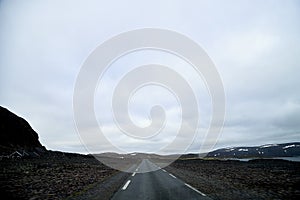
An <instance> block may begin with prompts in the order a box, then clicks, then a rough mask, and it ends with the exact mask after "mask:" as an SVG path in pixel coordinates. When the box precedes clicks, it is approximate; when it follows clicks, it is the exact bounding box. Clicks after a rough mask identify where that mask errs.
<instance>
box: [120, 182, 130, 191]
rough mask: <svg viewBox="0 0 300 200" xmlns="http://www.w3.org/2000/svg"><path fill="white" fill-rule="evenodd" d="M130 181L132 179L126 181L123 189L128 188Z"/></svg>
mask: <svg viewBox="0 0 300 200" xmlns="http://www.w3.org/2000/svg"><path fill="white" fill-rule="evenodd" d="M129 183H130V180H128V181H127V182H126V183H125V185H124V186H123V187H122V190H126V188H127V187H128V185H129Z"/></svg>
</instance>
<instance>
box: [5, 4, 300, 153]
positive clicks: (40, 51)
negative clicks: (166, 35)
mask: <svg viewBox="0 0 300 200" xmlns="http://www.w3.org/2000/svg"><path fill="white" fill-rule="evenodd" d="M299 19H300V3H299V1H296V0H295V1H291V0H286V1H282V0H277V1H276V0H273V1H261V0H257V1H255V0H251V1H243V0H241V1H197V0H195V1H175V0H170V1H159V0H157V1H156V0H152V1H148V3H147V2H146V1H138V0H137V1H74V0H73V1H38V0H36V1H33V0H28V1H14V0H2V1H0V105H1V106H4V107H6V108H8V109H9V110H11V111H12V112H14V113H16V114H18V115H19V116H21V117H23V118H25V119H26V120H27V121H29V123H30V124H31V126H32V127H33V128H34V130H36V131H37V132H38V134H39V137H40V141H41V143H42V144H43V145H45V146H46V148H48V149H52V150H61V151H68V152H81V153H87V151H86V149H85V148H84V145H83V144H82V142H81V141H80V138H79V136H78V133H77V132H76V127H75V123H74V117H73V90H74V86H75V82H76V78H77V75H78V73H79V71H80V68H81V66H82V64H83V62H84V61H85V60H86V59H87V57H88V56H89V54H90V53H91V52H92V51H93V50H94V49H95V48H96V47H97V46H98V45H100V44H101V43H102V42H104V41H106V40H107V39H109V38H111V37H112V36H114V35H117V34H119V33H122V32H125V31H130V30H133V29H138V28H145V27H150V28H161V29H169V30H173V31H176V32H179V33H181V34H184V35H186V36H188V37H189V38H191V39H192V40H194V41H195V42H197V43H198V44H199V45H200V46H201V47H202V48H203V49H205V51H206V52H207V54H208V55H209V57H210V58H211V59H212V60H213V62H214V63H215V65H216V68H217V69H218V71H219V73H220V76H221V77H222V80H223V84H224V88H225V93H226V120H225V125H224V128H223V131H222V133H221V136H220V138H219V139H218V142H217V144H216V146H215V148H219V147H227V146H243V145H249V146H253V145H262V144H267V143H284V142H292V141H299V138H300V90H299V86H300V79H299V74H300V73H299V71H300V66H299V63H300V56H299V55H300V37H299V36H300V20H299ZM151 61H153V62H155V63H161V64H166V65H168V64H169V65H174V66H175V68H176V67H177V70H179V71H180V69H181V70H182V69H187V68H188V67H189V66H185V64H184V63H181V61H180V60H178V58H174V57H172V58H171V57H170V55H166V54H164V53H162V52H151V51H149V52H147V51H144V52H137V53H135V54H133V55H128V57H127V58H126V57H124V58H122V59H120V60H119V61H118V62H117V63H115V64H114V65H115V68H113V66H112V69H111V70H110V71H108V75H107V77H106V78H104V79H103V80H102V81H103V82H104V85H105V88H104V89H103V90H100V89H99V88H98V89H99V90H98V93H96V94H95V99H96V100H95V101H96V102H98V103H97V104H96V105H95V107H96V108H97V109H96V110H97V112H95V113H96V115H97V117H98V119H99V120H102V124H103V126H104V127H105V129H106V130H107V131H108V133H106V136H107V137H108V138H109V140H110V141H111V142H112V143H114V144H115V145H117V146H118V145H119V146H120V147H122V148H123V149H125V150H127V151H139V150H141V149H143V150H144V151H147V152H155V151H156V149H158V148H161V147H162V146H164V145H166V144H167V143H168V142H169V141H170V140H172V138H173V137H175V136H174V134H173V133H174V130H176V128H178V123H179V122H180V119H178V113H177V112H178V105H177V101H176V99H174V97H172V95H170V94H168V93H166V92H165V91H163V90H162V88H159V87H154V86H153V87H152V88H148V89H150V90H151V91H152V92H150V93H151V95H152V96H151V95H150V96H149V94H150V93H149V92H147V91H146V90H145V91H143V90H141V91H140V93H137V94H136V95H135V96H134V98H133V100H132V101H133V104H130V105H129V108H130V109H129V110H130V111H129V112H130V113H131V114H132V119H133V121H135V123H136V124H137V125H140V126H143V125H145V124H146V125H147V123H148V121H147V120H148V119H146V116H147V115H148V114H147V112H148V111H149V106H150V107H151V105H154V104H153V100H155V101H161V104H162V105H164V106H165V108H166V111H167V112H166V118H167V119H166V120H168V119H169V122H167V124H166V125H167V126H166V127H165V128H169V130H167V131H166V132H162V133H161V135H160V136H159V137H158V138H156V139H155V140H153V141H143V142H139V141H136V140H132V138H128V137H125V136H120V134H119V133H117V132H116V131H115V129H114V127H112V126H111V124H112V121H111V120H110V118H109V112H110V110H109V109H107V108H108V107H107V106H105V102H108V103H109V95H110V89H109V88H111V87H112V85H115V84H116V81H118V80H119V76H120V74H121V73H123V72H121V71H120V70H118V69H119V68H118V65H119V66H121V65H122V66H123V65H125V64H126V66H127V67H125V68H124V69H125V70H130V69H131V67H132V66H137V65H138V64H143V63H149V62H151ZM183 71H185V70H183ZM189 73H190V74H189ZM186 74H187V75H186V77H190V78H191V79H192V80H191V84H195V85H196V86H195V85H194V88H195V90H196V91H197V90H198V91H199V93H198V95H199V99H201V98H202V101H201V103H199V104H201V105H199V109H200V114H201V116H203V117H202V118H201V120H202V122H200V124H201V127H200V128H199V129H203V132H205V130H204V129H205V128H207V125H208V123H209V117H210V114H209V113H210V112H211V108H210V106H211V105H210V103H209V102H210V101H209V95H208V94H205V92H206V93H207V91H206V90H205V84H203V82H201V81H200V82H199V83H197V82H195V80H194V79H193V77H192V75H191V74H193V73H192V72H189V71H188V70H187V71H186ZM145 89H147V88H145ZM102 97H105V98H104V99H102ZM106 97H107V98H106ZM134 103H136V105H135V104H134ZM154 103H157V102H154ZM176 105H177V106H176ZM174 113H177V114H174ZM175 132H176V131H175ZM116 134H117V135H116ZM118 134H119V136H118ZM201 140H202V136H201V134H200V136H199V137H197V138H196V140H195V141H194V143H193V144H192V146H191V147H190V149H189V151H190V152H197V151H198V149H200V145H201ZM104 150H106V149H105V148H103V151H104ZM107 150H109V149H107Z"/></svg>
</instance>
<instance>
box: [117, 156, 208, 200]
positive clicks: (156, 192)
mask: <svg viewBox="0 0 300 200" xmlns="http://www.w3.org/2000/svg"><path fill="white" fill-rule="evenodd" d="M153 170H154V171H153ZM155 170H156V171H155ZM144 171H151V172H147V173H139V172H144ZM133 199H138V200H143V199H147V200H152V199H153V200H159V199H163V200H167V199H172V200H173V199H175V200H177V199H178V200H192V199H200V200H208V199H210V198H208V197H207V196H206V195H205V194H204V193H202V192H200V191H198V190H197V189H195V188H193V187H192V186H190V185H188V184H187V183H184V182H183V181H181V180H180V179H179V178H177V177H175V176H174V175H172V174H170V173H168V172H167V171H165V170H164V169H161V168H159V167H158V166H156V165H155V164H153V163H152V162H150V161H149V160H147V159H144V160H143V161H142V162H141V164H140V165H139V166H138V167H137V168H136V170H135V172H133V173H132V174H131V176H130V177H129V178H128V179H127V180H126V181H125V183H124V184H123V185H122V187H121V188H120V189H119V191H117V192H116V193H115V195H114V196H113V198H112V200H133Z"/></svg>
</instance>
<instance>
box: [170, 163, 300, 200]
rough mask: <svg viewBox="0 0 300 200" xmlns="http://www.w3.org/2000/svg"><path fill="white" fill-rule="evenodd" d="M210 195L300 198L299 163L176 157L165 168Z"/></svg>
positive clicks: (231, 197) (226, 197)
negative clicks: (174, 160) (179, 158)
mask: <svg viewBox="0 0 300 200" xmlns="http://www.w3.org/2000/svg"><path fill="white" fill-rule="evenodd" d="M165 169H166V170H168V171H169V172H171V173H173V174H175V175H176V176H177V177H179V178H181V179H182V180H184V181H185V182H187V183H189V184H190V185H192V186H194V187H195V188H197V189H198V190H199V191H201V192H203V193H205V194H206V195H207V196H209V197H211V198H212V199H300V188H299V185H300V163H299V162H291V161H284V160H271V159H270V160H267V159H265V160H253V161H248V162H243V161H220V160H205V161H204V160H200V159H196V160H177V161H176V162H174V163H172V164H171V165H170V166H168V167H167V168H165Z"/></svg>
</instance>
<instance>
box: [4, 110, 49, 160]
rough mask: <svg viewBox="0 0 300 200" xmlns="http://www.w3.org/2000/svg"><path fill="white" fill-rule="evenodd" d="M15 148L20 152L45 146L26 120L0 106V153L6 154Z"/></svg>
mask: <svg viewBox="0 0 300 200" xmlns="http://www.w3.org/2000/svg"><path fill="white" fill-rule="evenodd" d="M17 150H18V151H19V152H18V153H19V154H21V153H22V152H25V151H26V152H33V151H44V150H46V148H45V147H44V146H42V144H41V143H40V141H39V137H38V134H37V133H36V132H35V131H34V130H33V129H32V128H31V126H30V125H29V123H28V122H27V121H26V120H24V119H23V118H21V117H19V116H17V115H15V114H14V113H12V112H10V111H9V110H8V109H6V108H3V107H1V106H0V153H1V154H2V155H5V154H6V155H7V154H8V153H13V152H14V151H17ZM27 154H28V153H27Z"/></svg>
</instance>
